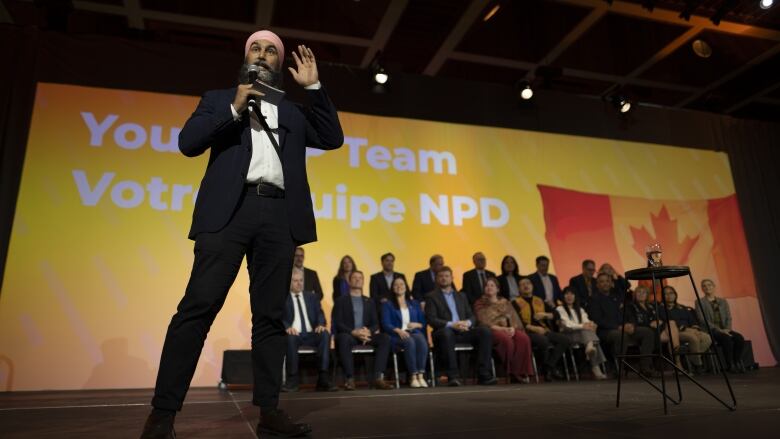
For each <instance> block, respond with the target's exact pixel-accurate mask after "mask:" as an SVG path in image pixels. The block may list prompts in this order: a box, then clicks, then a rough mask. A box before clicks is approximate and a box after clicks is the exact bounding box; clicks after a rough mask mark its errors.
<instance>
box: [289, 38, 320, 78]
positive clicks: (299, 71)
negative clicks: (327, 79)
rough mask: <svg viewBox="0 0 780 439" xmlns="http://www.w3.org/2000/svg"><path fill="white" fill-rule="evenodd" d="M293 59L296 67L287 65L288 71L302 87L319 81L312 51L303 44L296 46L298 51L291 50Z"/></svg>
mask: <svg viewBox="0 0 780 439" xmlns="http://www.w3.org/2000/svg"><path fill="white" fill-rule="evenodd" d="M292 54H293V59H294V60H295V66H296V68H292V67H288V68H287V69H288V70H290V73H291V74H292V76H293V79H295V82H297V83H298V84H299V85H300V86H302V87H307V86H309V85H312V84H316V83H317V81H319V73H317V60H316V59H314V52H312V51H311V49H309V48H308V47H306V46H304V45H300V46H298V53H295V51H293V53H292Z"/></svg>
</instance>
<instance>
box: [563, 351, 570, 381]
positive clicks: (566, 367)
mask: <svg viewBox="0 0 780 439" xmlns="http://www.w3.org/2000/svg"><path fill="white" fill-rule="evenodd" d="M561 361H563V373H564V374H565V375H566V381H567V382H569V381H571V377H570V376H569V362H568V361H566V354H563V355H561Z"/></svg>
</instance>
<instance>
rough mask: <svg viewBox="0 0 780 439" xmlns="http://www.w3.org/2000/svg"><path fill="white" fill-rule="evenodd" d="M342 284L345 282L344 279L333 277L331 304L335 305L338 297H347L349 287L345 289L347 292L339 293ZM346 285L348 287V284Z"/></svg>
mask: <svg viewBox="0 0 780 439" xmlns="http://www.w3.org/2000/svg"><path fill="white" fill-rule="evenodd" d="M343 282H346V281H345V280H344V279H342V278H340V277H338V276H333V293H332V294H331V298H332V299H333V303H336V300H337V299H338V298H339V297H342V295H344V296H349V287H347V291H346V292H344V291H341V284H342V283H343ZM347 285H349V284H347Z"/></svg>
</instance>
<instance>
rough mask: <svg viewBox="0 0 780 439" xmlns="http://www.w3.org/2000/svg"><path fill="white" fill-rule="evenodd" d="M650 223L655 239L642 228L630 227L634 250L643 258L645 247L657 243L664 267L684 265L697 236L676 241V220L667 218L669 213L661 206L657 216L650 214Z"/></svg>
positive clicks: (696, 240)
mask: <svg viewBox="0 0 780 439" xmlns="http://www.w3.org/2000/svg"><path fill="white" fill-rule="evenodd" d="M650 221H651V222H652V223H653V229H654V230H655V234H656V236H655V237H653V236H651V235H650V232H648V231H647V229H645V227H644V226H642V228H641V229H638V228H635V227H633V226H631V227H630V229H631V235H632V236H633V237H634V245H633V246H634V250H636V251H637V253H639V254H640V255H642V257H645V247H646V246H647V245H649V244H652V243H654V242H658V243H659V244H661V249H662V250H663V261H664V265H686V263H687V262H688V256H690V254H691V250H693V246H694V245H696V242H698V241H699V235H696V236H693V237H690V236H686V237H684V238H683V240H682V241H678V234H677V220H676V219H674V220H673V219H672V218H671V217H670V216H669V211H668V210H666V206H664V205H662V206H661V211H660V212H658V215H653V214H652V213H651V214H650Z"/></svg>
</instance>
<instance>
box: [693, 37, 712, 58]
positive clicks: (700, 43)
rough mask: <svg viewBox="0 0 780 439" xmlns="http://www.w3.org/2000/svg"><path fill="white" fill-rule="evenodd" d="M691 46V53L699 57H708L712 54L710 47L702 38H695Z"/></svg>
mask: <svg viewBox="0 0 780 439" xmlns="http://www.w3.org/2000/svg"><path fill="white" fill-rule="evenodd" d="M691 47H693V53H695V54H696V55H697V56H699V57H701V58H709V57H711V56H712V47H710V45H709V44H707V42H706V41H704V40H701V39H696V40H695V41H694V42H693V43H692V44H691Z"/></svg>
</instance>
